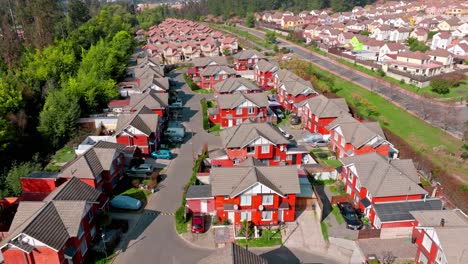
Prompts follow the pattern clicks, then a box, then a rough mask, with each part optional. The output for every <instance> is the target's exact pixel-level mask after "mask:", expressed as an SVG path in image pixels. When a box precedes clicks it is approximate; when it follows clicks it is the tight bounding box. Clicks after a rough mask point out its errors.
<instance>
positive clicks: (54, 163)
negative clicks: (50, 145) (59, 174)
mask: <svg viewBox="0 0 468 264" xmlns="http://www.w3.org/2000/svg"><path fill="white" fill-rule="evenodd" d="M74 157H75V150H74V149H73V148H72V147H68V146H65V147H63V148H61V149H59V150H57V152H55V155H54V156H52V158H51V159H50V163H49V164H47V166H46V167H45V170H47V171H59V170H60V168H62V166H63V165H65V163H67V162H68V161H70V160H72V159H73V158H74Z"/></svg>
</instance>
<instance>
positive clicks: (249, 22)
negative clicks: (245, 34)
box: [245, 13, 255, 28]
mask: <svg viewBox="0 0 468 264" xmlns="http://www.w3.org/2000/svg"><path fill="white" fill-rule="evenodd" d="M245 25H246V26H247V27H249V28H253V27H255V17H254V15H253V14H252V13H248V14H247V16H246V17H245Z"/></svg>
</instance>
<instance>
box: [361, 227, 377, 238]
mask: <svg viewBox="0 0 468 264" xmlns="http://www.w3.org/2000/svg"><path fill="white" fill-rule="evenodd" d="M380 232H381V229H361V230H359V233H358V239H369V238H380Z"/></svg>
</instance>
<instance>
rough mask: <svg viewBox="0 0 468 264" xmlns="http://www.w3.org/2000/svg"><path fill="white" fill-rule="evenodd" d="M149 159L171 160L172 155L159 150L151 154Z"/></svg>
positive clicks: (164, 150) (167, 151)
mask: <svg viewBox="0 0 468 264" xmlns="http://www.w3.org/2000/svg"><path fill="white" fill-rule="evenodd" d="M151 157H152V158H155V159H172V153H171V152H170V151H169V150H168V149H160V150H156V151H153V152H151Z"/></svg>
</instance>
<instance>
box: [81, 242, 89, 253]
mask: <svg viewBox="0 0 468 264" xmlns="http://www.w3.org/2000/svg"><path fill="white" fill-rule="evenodd" d="M83 248H84V249H83ZM80 251H81V256H84V255H85V254H86V252H87V251H88V243H87V242H86V239H83V240H82V241H81V243H80Z"/></svg>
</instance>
